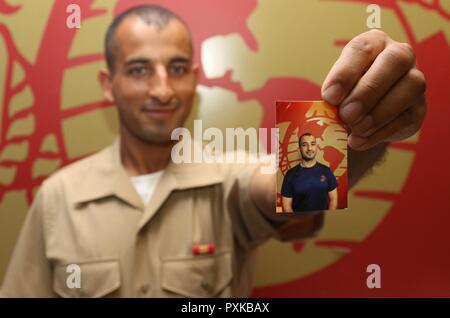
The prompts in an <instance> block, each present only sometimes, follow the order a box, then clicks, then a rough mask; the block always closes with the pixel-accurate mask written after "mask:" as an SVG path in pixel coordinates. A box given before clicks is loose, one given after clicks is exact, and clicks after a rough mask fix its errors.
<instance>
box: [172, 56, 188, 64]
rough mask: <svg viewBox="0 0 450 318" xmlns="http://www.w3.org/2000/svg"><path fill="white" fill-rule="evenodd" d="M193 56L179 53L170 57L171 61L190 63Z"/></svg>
mask: <svg viewBox="0 0 450 318" xmlns="http://www.w3.org/2000/svg"><path fill="white" fill-rule="evenodd" d="M190 62H191V58H190V57H187V56H182V55H177V56H174V57H172V58H171V59H170V63H190Z"/></svg>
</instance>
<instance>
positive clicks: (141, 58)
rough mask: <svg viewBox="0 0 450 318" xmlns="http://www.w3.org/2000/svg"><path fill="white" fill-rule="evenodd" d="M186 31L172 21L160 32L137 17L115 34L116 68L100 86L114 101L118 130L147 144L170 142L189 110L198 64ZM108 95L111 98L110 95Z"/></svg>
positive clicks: (128, 19)
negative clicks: (118, 117) (193, 62)
mask: <svg viewBox="0 0 450 318" xmlns="http://www.w3.org/2000/svg"><path fill="white" fill-rule="evenodd" d="M190 41H191V39H190V36H189V32H188V30H187V29H186V27H185V26H184V25H183V24H182V23H181V22H179V21H177V20H176V19H172V20H170V21H169V23H168V24H167V25H166V26H164V27H163V28H162V29H157V28H156V27H155V26H149V25H147V24H146V23H145V22H144V21H142V20H140V19H139V18H137V17H129V18H127V19H125V20H124V21H123V22H122V24H121V25H120V26H119V28H118V29H117V31H116V35H115V47H116V52H115V61H114V65H115V69H114V73H113V74H110V75H109V79H108V81H107V82H108V84H107V85H106V89H105V85H103V87H104V89H105V93H106V96H110V99H111V101H113V102H115V103H116V105H117V107H118V111H119V116H120V122H121V126H122V129H126V130H128V132H129V133H131V134H132V135H134V136H135V137H137V138H139V139H140V140H142V141H144V142H148V143H168V142H170V135H171V133H172V130H173V129H175V128H177V127H180V126H182V125H183V123H184V121H185V120H186V118H187V116H188V115H189V112H190V110H191V108H192V102H193V99H194V96H195V89H196V85H197V73H198V66H197V65H193V64H192V48H191V42H190ZM108 93H109V94H108Z"/></svg>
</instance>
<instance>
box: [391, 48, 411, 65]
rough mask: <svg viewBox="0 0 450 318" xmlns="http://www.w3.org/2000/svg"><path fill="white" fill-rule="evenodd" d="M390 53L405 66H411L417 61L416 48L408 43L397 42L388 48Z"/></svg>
mask: <svg viewBox="0 0 450 318" xmlns="http://www.w3.org/2000/svg"><path fill="white" fill-rule="evenodd" d="M388 54H390V55H391V56H392V57H394V58H395V59H396V60H397V63H399V64H402V65H404V66H405V67H411V66H413V65H414V64H415V62H416V55H415V53H414V49H413V48H412V47H411V45H409V44H408V43H395V44H393V45H391V46H390V47H389V49H388Z"/></svg>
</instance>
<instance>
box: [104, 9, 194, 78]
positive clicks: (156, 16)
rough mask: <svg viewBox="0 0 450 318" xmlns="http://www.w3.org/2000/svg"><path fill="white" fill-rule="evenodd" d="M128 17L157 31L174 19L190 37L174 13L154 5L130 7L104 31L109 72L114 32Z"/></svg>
mask: <svg viewBox="0 0 450 318" xmlns="http://www.w3.org/2000/svg"><path fill="white" fill-rule="evenodd" d="M130 16H136V17H138V18H140V19H141V20H142V21H144V22H145V23H146V24H148V25H151V26H155V27H156V28H158V29H162V28H164V27H165V26H167V24H168V23H169V22H170V21H171V20H172V19H176V20H178V21H180V22H181V23H183V24H184V26H186V29H187V30H188V32H189V35H190V31H189V28H188V26H187V24H186V23H185V22H184V21H183V19H181V18H180V17H179V16H178V15H176V14H175V13H174V12H172V11H170V10H168V9H166V8H163V7H161V6H158V5H154V4H146V5H140V6H136V7H132V8H130V9H128V10H126V11H124V12H122V13H121V14H119V15H118V16H117V17H115V18H114V20H113V21H112V23H111V24H110V25H109V27H108V30H107V31H106V36H105V43H104V45H105V47H104V50H105V59H106V65H107V66H108V69H109V70H110V71H111V72H114V61H115V49H116V47H115V45H116V43H115V42H116V41H115V34H116V30H117V28H118V27H119V26H120V25H121V24H122V22H123V21H124V20H125V19H126V18H128V17H130ZM191 45H192V44H191Z"/></svg>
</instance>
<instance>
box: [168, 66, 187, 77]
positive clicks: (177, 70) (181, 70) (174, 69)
mask: <svg viewBox="0 0 450 318" xmlns="http://www.w3.org/2000/svg"><path fill="white" fill-rule="evenodd" d="M187 71H188V68H187V67H186V66H184V65H183V66H182V65H172V66H171V67H170V73H171V74H174V75H183V74H186V73H187Z"/></svg>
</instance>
